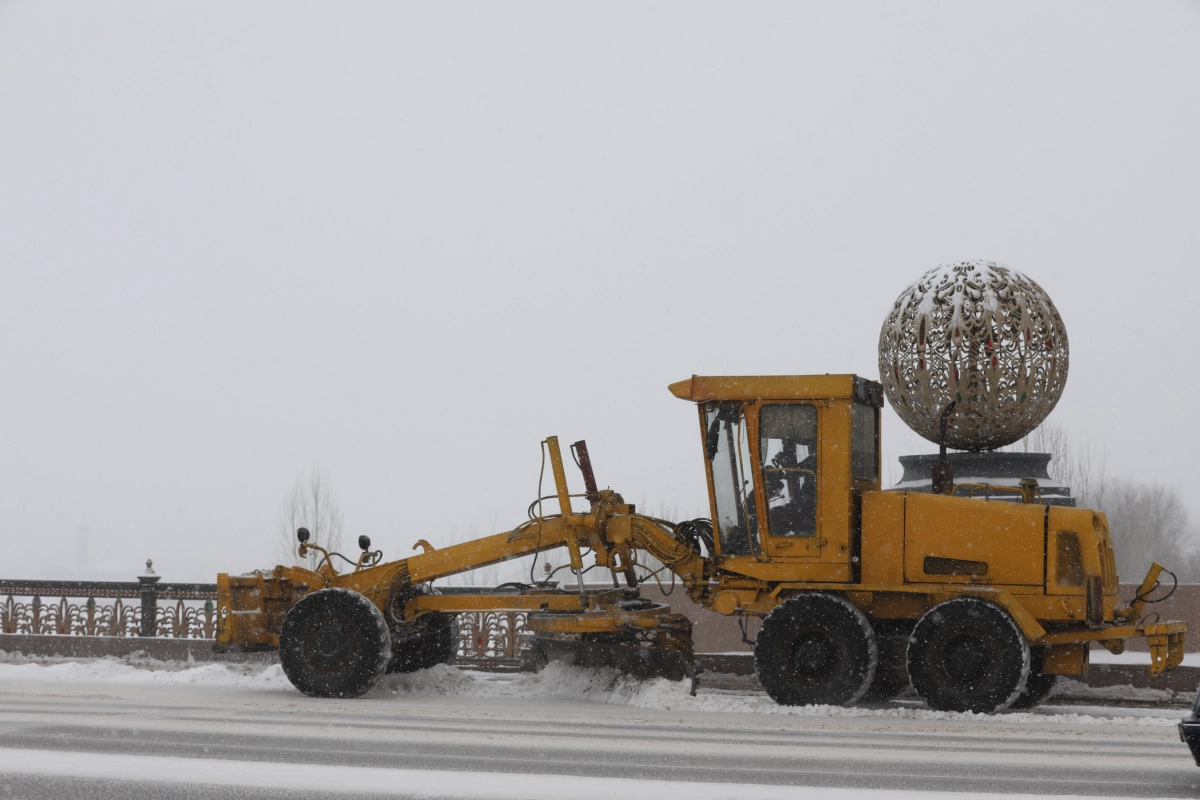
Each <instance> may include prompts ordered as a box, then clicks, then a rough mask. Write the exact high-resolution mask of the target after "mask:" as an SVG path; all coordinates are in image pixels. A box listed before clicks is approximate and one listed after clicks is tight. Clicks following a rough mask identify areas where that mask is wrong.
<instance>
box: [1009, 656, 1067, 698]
mask: <svg viewBox="0 0 1200 800" xmlns="http://www.w3.org/2000/svg"><path fill="white" fill-rule="evenodd" d="M1045 654H1046V648H1045V647H1033V648H1030V653H1029V655H1030V660H1029V678H1028V679H1026V681H1025V689H1024V690H1023V691H1022V692H1021V694H1019V695H1018V696H1017V699H1016V700H1013V701H1012V705H1010V706H1009V708H1033V707H1034V706H1036V705H1040V704H1041V702H1042V701H1043V700H1045V699H1046V698H1047V697H1049V696H1050V693H1051V692H1052V691H1054V687H1055V686H1056V685H1058V676H1057V675H1047V674H1046V673H1045V672H1044V671H1043V664H1042V658H1043V657H1044V656H1045Z"/></svg>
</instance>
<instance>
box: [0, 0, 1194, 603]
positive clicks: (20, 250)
mask: <svg viewBox="0 0 1200 800" xmlns="http://www.w3.org/2000/svg"><path fill="white" fill-rule="evenodd" d="M1197 76H1200V5H1198V4H1197V3H1195V2H1189V3H1185V2H1158V3H1101V2H1086V3H1043V2H1035V3H1025V4H1022V3H1013V2H1004V3H994V4H983V3H960V2H952V3H944V4H916V3H906V4H899V3H841V2H839V3H832V2H830V3H824V4H801V3H790V2H789V3H780V4H773V3H752V4H749V3H748V4H737V3H726V4H711V3H698V2H683V3H647V2H637V3H629V4H620V3H612V2H606V3H594V4H590V5H589V4H581V3H545V4H530V3H519V4H513V3H506V4H500V3H490V2H488V3H478V4H461V3H424V4H412V5H407V4H399V3H393V2H388V3H379V4H372V3H354V4H350V3H336V4H335V3H321V4H302V3H292V2H289V3H282V2H279V3H265V2H263V3H252V4H246V3H218V2H204V3H167V4H163V3H149V2H147V3H74V4H64V3H32V2H27V3H20V2H18V3H12V2H9V3H0V368H2V369H3V379H2V381H0V431H2V436H0V544H2V545H3V553H4V558H3V562H4V566H3V567H2V568H0V577H44V578H54V577H59V578H74V577H92V578H97V579H101V578H104V579H127V578H132V576H133V575H135V574H136V573H137V572H139V571H140V570H141V569H142V564H143V562H144V560H145V559H146V558H153V559H154V560H155V567H156V569H157V570H158V571H159V572H160V573H161V574H162V575H164V576H165V578H166V579H167V580H197V581H211V580H213V579H214V575H215V573H216V572H218V571H231V572H242V571H245V570H248V569H251V568H254V567H260V566H266V565H270V564H273V563H275V561H274V560H273V558H274V557H273V551H274V544H273V542H274V539H275V537H277V535H278V533H277V531H278V527H279V514H280V506H281V504H282V503H283V501H284V498H285V496H286V494H287V493H288V490H289V489H290V487H291V486H292V485H293V483H294V482H295V480H296V478H297V476H298V475H300V474H301V473H303V472H305V471H307V470H310V469H311V468H313V466H314V465H317V464H319V465H320V468H321V469H322V471H323V472H324V474H325V475H326V477H327V478H328V480H329V481H330V482H331V484H332V485H333V486H334V487H335V489H336V492H337V496H338V499H339V500H340V503H341V506H342V509H343V512H344V516H345V522H346V527H347V532H348V533H349V534H351V535H357V534H359V533H367V534H369V535H371V536H372V537H373V538H374V540H375V542H376V543H377V544H378V545H380V546H382V547H383V549H384V551H385V553H386V554H387V555H388V556H389V557H393V556H401V555H404V554H407V553H409V552H410V550H409V548H410V547H411V545H412V543H413V542H414V541H416V540H417V539H419V538H426V539H430V540H431V541H433V542H435V543H440V542H448V541H449V540H450V538H451V537H452V536H457V537H459V538H464V537H466V536H468V535H471V534H473V533H474V534H483V533H490V532H493V531H497V530H502V529H507V528H509V527H511V526H513V525H515V524H516V523H518V522H519V521H521V520H522V519H523V518H524V514H525V507H526V505H527V504H528V503H529V501H530V500H532V499H533V497H534V493H535V490H536V486H537V477H538V474H537V473H538V465H539V454H538V453H539V451H538V442H539V441H540V440H541V439H542V438H544V437H545V436H547V435H549V434H557V435H559V436H560V437H562V439H563V440H564V441H565V442H571V441H574V440H576V439H579V438H586V439H587V440H588V443H589V446H590V449H591V452H592V457H593V461H594V463H595V467H596V472H597V474H598V477H599V480H600V483H601V484H602V485H610V486H612V487H613V488H615V489H617V490H618V491H621V492H623V493H624V494H625V495H626V497H627V498H628V499H630V500H636V501H637V502H638V503H640V504H641V505H642V508H643V509H644V510H649V511H651V512H662V513H669V514H673V515H675V516H678V517H690V516H696V515H699V514H705V515H707V499H706V492H705V488H704V484H703V480H704V471H703V466H702V463H701V446H700V442H699V430H698V424H697V421H696V416H695V411H694V408H693V407H692V406H691V405H690V404H687V403H684V402H682V401H680V400H677V399H675V398H674V397H672V396H671V395H670V394H669V393H668V392H667V389H666V386H667V384H668V383H670V382H673V381H676V380H680V379H682V378H685V377H688V376H689V375H691V374H693V373H698V374H764V373H765V374H789V373H797V374H799V373H823V372H856V373H858V374H861V375H866V376H870V377H873V378H877V377H878V371H877V367H876V344H877V338H878V335H879V328H880V325H881V323H882V321H883V319H884V317H885V316H886V314H887V312H888V310H889V308H890V306H891V303H892V302H893V301H894V300H895V298H896V296H897V295H898V294H899V293H900V292H901V290H903V289H904V288H905V287H906V286H907V285H908V284H909V283H910V282H912V281H913V280H914V279H915V278H916V277H917V276H919V275H920V274H921V273H922V272H924V271H925V270H927V269H929V268H931V267H933V266H935V265H937V264H939V263H941V262H944V261H950V260H956V259H967V258H985V259H992V260H995V261H999V262H1001V263H1004V264H1007V265H1009V266H1012V267H1015V268H1016V269H1019V270H1021V271H1023V272H1025V273H1026V274H1028V275H1029V276H1031V277H1032V278H1034V279H1035V280H1036V281H1038V282H1039V283H1040V284H1041V285H1042V286H1043V287H1044V288H1045V289H1046V290H1047V291H1048V292H1049V294H1050V295H1051V297H1052V298H1053V299H1054V301H1055V303H1056V304H1057V306H1058V308H1059V310H1060V312H1061V314H1062V317H1063V319H1064V320H1065V322H1066V325H1067V329H1068V332H1069V335H1070V342H1071V372H1070V378H1069V380H1068V382H1067V387H1066V392H1065V394H1064V395H1063V399H1062V401H1061V403H1060V404H1059V406H1058V409H1057V410H1056V411H1055V412H1054V413H1053V415H1051V418H1050V419H1051V421H1052V422H1055V423H1058V424H1061V425H1063V426H1065V427H1067V428H1068V429H1070V430H1071V431H1074V432H1078V433H1079V434H1084V433H1086V434H1088V435H1089V436H1091V437H1093V438H1094V439H1096V440H1101V441H1103V443H1104V445H1105V446H1106V448H1107V452H1108V455H1109V459H1110V469H1111V471H1112V472H1114V473H1116V474H1119V475H1124V476H1128V477H1133V478H1137V479H1140V480H1145V481H1154V482H1165V483H1169V484H1172V485H1174V486H1177V487H1179V488H1180V489H1181V490H1182V491H1183V492H1184V493H1185V497H1186V498H1187V500H1188V503H1189V505H1190V507H1191V508H1192V510H1193V514H1196V513H1197V512H1198V511H1200V497H1198V496H1197V493H1196V490H1195V488H1194V487H1195V486H1196V485H1197V483H1198V482H1200V466H1198V465H1197V459H1196V452H1197V445H1198V444H1200V434H1198V433H1197V430H1198V428H1197V421H1196V403H1197V397H1198V396H1200V377H1198V370H1197V366H1198V362H1200V359H1198V355H1200V343H1198V340H1200V332H1198V331H1197V324H1196V322H1197V295H1198V292H1200V276H1198V275H1197V266H1198V254H1200V227H1198V225H1197V218H1198V215H1200V147H1197V142H1200V81H1198V80H1197ZM884 427H885V439H884V444H885V452H884V457H885V459H886V461H887V462H888V463H889V464H894V463H895V459H896V457H897V456H899V455H901V454H904V453H911V452H928V451H930V450H932V446H931V445H929V444H928V443H926V442H924V441H923V440H921V439H919V438H917V437H916V436H915V435H914V434H911V433H910V432H908V430H907V429H906V428H905V427H904V425H903V423H901V422H900V420H899V419H898V418H897V417H896V416H895V415H894V414H893V413H891V411H888V412H887V415H886V417H885V419H884ZM889 473H891V474H893V475H897V476H898V470H897V469H895V468H894V467H890V466H889V467H888V468H886V469H885V475H886V474H889ZM571 480H572V481H574V482H575V484H574V485H575V487H576V488H581V482H580V481H579V479H578V476H577V474H575V473H574V470H573V468H572V474H571Z"/></svg>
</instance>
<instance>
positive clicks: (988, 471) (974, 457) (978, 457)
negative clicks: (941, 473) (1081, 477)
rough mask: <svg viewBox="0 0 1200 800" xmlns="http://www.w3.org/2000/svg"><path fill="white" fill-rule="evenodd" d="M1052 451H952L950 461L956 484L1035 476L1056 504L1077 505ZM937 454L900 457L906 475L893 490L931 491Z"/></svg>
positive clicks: (1013, 481) (1007, 482) (1005, 482)
mask: <svg viewBox="0 0 1200 800" xmlns="http://www.w3.org/2000/svg"><path fill="white" fill-rule="evenodd" d="M1052 457H1053V456H1051V454H1050V453H1003V452H998V451H984V452H979V453H948V454H947V455H946V460H947V461H949V462H950V464H951V466H952V467H953V468H954V483H955V484H959V483H984V484H988V485H989V486H1012V487H1016V486H1017V485H1019V484H1020V481H1021V479H1022V478H1035V479H1037V482H1038V489H1037V491H1038V493H1039V494H1040V495H1041V496H1042V499H1043V500H1045V501H1046V502H1047V503H1049V504H1050V505H1052V506H1074V505H1075V498H1074V497H1071V489H1070V487H1068V486H1063V485H1062V484H1060V483H1057V482H1055V481H1054V480H1053V479H1052V478H1051V477H1050V473H1049V472H1047V467H1048V466H1049V465H1050V459H1051V458H1052ZM937 460H938V456H937V453H930V454H928V455H918V456H900V466H902V467H904V475H903V476H901V478H900V482H899V483H897V484H896V485H895V486H893V487H892V491H908V492H928V491H930V490H931V486H932V481H933V465H934V464H935V463H937ZM991 499H992V500H1009V499H1011V500H1019V499H1020V495H1017V494H1013V493H1010V492H1003V493H1000V494H993V495H991Z"/></svg>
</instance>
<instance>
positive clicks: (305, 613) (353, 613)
mask: <svg viewBox="0 0 1200 800" xmlns="http://www.w3.org/2000/svg"><path fill="white" fill-rule="evenodd" d="M391 657H392V647H391V635H390V634H389V632H388V626H387V620H385V619H384V617H383V612H381V611H380V610H379V609H378V608H376V607H375V604H374V603H372V602H371V601H370V600H368V599H367V598H365V597H363V596H362V595H361V594H359V593H358V592H352V591H350V590H349V589H321V590H320V591H317V592H313V593H312V594H309V595H306V596H305V597H303V598H301V599H300V602H298V603H296V605H294V606H292V609H291V610H290V611H288V615H287V617H286V618H285V619H284V621H283V627H282V628H281V629H280V632H279V663H280V666H282V667H283V672H284V674H285V675H287V677H288V680H290V681H291V682H292V685H293V686H295V687H296V688H297V689H299V690H300V691H302V692H304V693H305V694H307V695H310V696H312V697H357V696H358V695H360V694H362V693H363V692H365V691H367V690H368V689H370V688H371V686H372V685H373V684H374V683H375V681H376V680H378V678H379V676H380V675H382V674H383V671H384V668H385V667H387V664H388V661H389V660H391Z"/></svg>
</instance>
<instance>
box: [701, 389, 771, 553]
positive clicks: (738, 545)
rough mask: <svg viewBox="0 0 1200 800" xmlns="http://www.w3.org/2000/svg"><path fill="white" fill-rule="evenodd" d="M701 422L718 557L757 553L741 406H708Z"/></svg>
mask: <svg viewBox="0 0 1200 800" xmlns="http://www.w3.org/2000/svg"><path fill="white" fill-rule="evenodd" d="M704 419H705V427H706V434H705V437H704V451H705V455H706V456H708V460H709V463H710V464H711V465H712V476H713V497H714V499H715V501H716V505H717V520H716V521H717V526H716V527H717V534H718V536H719V538H720V542H721V554H722V555H726V556H736V555H750V554H752V553H757V552H759V547H758V519H757V516H758V515H757V513H756V512H755V507H754V470H752V469H751V466H752V464H753V462H752V460H751V457H750V440H749V433H748V428H747V426H746V415H745V412H744V411H743V410H742V407H741V403H717V402H713V403H707V404H705V406H704Z"/></svg>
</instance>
